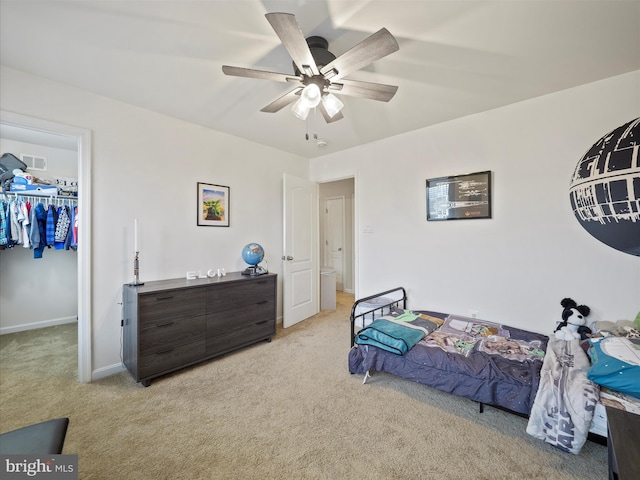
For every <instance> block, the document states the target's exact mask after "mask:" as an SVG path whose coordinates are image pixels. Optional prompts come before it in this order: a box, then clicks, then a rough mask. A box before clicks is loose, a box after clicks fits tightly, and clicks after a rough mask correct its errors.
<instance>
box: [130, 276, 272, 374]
mask: <svg viewBox="0 0 640 480" xmlns="http://www.w3.org/2000/svg"><path fill="white" fill-rule="evenodd" d="M276 278H277V275H275V274H266V275H260V276H257V277H249V276H246V275H242V274H241V273H240V272H232V273H228V274H227V275H226V276H224V277H214V278H206V279H200V278H198V279H195V280H187V279H182V278H176V279H170V280H158V281H153V282H146V283H145V284H144V285H130V284H125V285H124V286H123V294H122V296H123V306H124V308H123V310H124V318H123V322H122V328H123V362H124V364H125V366H126V367H127V369H128V370H129V372H130V373H131V375H132V376H133V378H134V379H135V381H136V382H140V383H142V384H143V385H144V386H149V385H150V384H151V380H152V379H153V378H156V377H159V376H161V375H165V374H167V373H169V372H173V371H175V370H178V369H180V368H184V367H186V366H189V365H193V364H195V363H198V362H202V361H203V360H208V359H210V358H214V357H217V356H220V355H223V354H225V353H228V352H231V351H234V350H237V349H239V348H242V347H245V346H247V345H250V344H252V343H256V342H260V341H262V340H266V341H271V337H272V336H273V335H275V333H276Z"/></svg>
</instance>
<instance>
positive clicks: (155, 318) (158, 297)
mask: <svg viewBox="0 0 640 480" xmlns="http://www.w3.org/2000/svg"><path fill="white" fill-rule="evenodd" d="M139 309H140V311H139V317H138V322H139V328H140V329H141V330H142V329H144V328H154V327H155V326H156V325H157V324H163V323H168V322H171V321H174V320H179V319H182V318H190V317H197V316H198V315H204V314H205V313H206V291H205V289H203V288H190V289H184V290H165V291H163V292H156V293H152V294H145V295H140V299H139Z"/></svg>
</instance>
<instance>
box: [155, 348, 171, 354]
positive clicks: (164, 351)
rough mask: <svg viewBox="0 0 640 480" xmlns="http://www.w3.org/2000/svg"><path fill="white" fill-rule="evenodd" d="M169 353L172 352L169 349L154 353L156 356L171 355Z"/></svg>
mask: <svg viewBox="0 0 640 480" xmlns="http://www.w3.org/2000/svg"><path fill="white" fill-rule="evenodd" d="M171 352H173V348H169V349H167V350H161V351H159V352H156V355H165V354H167V353H171Z"/></svg>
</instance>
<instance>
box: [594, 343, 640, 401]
mask: <svg viewBox="0 0 640 480" xmlns="http://www.w3.org/2000/svg"><path fill="white" fill-rule="evenodd" d="M589 342H590V343H591V348H590V349H589V356H590V357H591V367H590V368H589V370H588V371H587V378H588V379H589V380H591V381H592V382H594V383H597V384H599V385H602V386H604V387H608V388H611V389H612V390H617V391H618V392H621V393H626V394H627V395H631V396H633V397H635V398H640V342H638V341H637V340H635V341H632V339H629V338H625V337H605V338H592V339H591V340H589Z"/></svg>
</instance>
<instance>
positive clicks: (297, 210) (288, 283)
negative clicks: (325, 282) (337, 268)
mask: <svg viewBox="0 0 640 480" xmlns="http://www.w3.org/2000/svg"><path fill="white" fill-rule="evenodd" d="M283 197H284V221H283V223H284V235H283V237H284V245H283V249H282V261H283V272H284V273H283V280H282V290H283V300H282V326H283V327H285V328H287V327H290V326H291V325H295V324H296V323H298V322H300V321H302V320H304V319H305V318H309V317H310V316H312V315H315V314H316V313H318V311H319V302H318V290H319V288H318V281H319V271H318V187H317V185H316V184H315V183H312V182H309V181H308V180H304V179H301V178H297V177H294V176H291V175H287V174H286V173H285V174H284V179H283Z"/></svg>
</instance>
